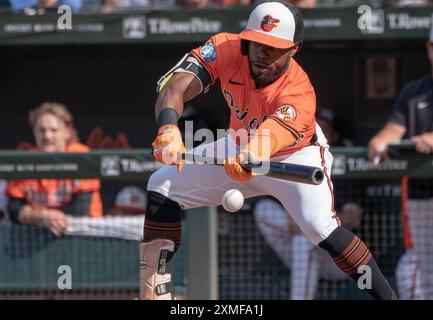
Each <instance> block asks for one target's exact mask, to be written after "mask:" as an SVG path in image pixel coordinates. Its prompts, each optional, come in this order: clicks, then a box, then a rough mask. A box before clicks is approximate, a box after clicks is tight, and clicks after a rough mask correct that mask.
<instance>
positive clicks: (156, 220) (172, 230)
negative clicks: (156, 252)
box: [143, 191, 182, 251]
mask: <svg viewBox="0 0 433 320" xmlns="http://www.w3.org/2000/svg"><path fill="white" fill-rule="evenodd" d="M180 211H181V209H180V206H179V205H178V204H177V203H176V202H174V201H173V200H170V199H168V198H167V197H165V196H163V195H162V194H160V193H157V192H153V191H148V192H147V206H146V219H145V221H144V229H143V240H144V241H151V240H154V239H169V240H171V241H173V242H174V249H175V251H176V250H177V249H178V248H179V246H180V243H181V236H182V223H181V217H180Z"/></svg>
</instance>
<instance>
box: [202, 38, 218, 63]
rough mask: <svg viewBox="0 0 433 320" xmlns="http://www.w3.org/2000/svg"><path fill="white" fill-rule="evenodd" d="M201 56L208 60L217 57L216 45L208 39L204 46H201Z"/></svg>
mask: <svg viewBox="0 0 433 320" xmlns="http://www.w3.org/2000/svg"><path fill="white" fill-rule="evenodd" d="M200 50H201V56H202V57H203V59H204V60H205V61H206V62H211V61H214V60H215V59H216V49H215V45H214V44H213V43H212V42H210V41H208V42H206V43H205V45H204V46H202V47H201V49H200Z"/></svg>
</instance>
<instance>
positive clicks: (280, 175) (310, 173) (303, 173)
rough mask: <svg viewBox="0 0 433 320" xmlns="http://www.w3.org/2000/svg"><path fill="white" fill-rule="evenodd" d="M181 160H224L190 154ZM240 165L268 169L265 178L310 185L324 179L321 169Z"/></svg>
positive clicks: (284, 165) (270, 164) (200, 161)
mask: <svg viewBox="0 0 433 320" xmlns="http://www.w3.org/2000/svg"><path fill="white" fill-rule="evenodd" d="M182 158H183V159H184V160H186V161H193V162H195V163H207V164H214V165H224V160H223V159H218V158H209V157H203V156H197V155H196V156H195V157H194V156H192V155H190V154H188V155H182ZM241 165H242V166H243V167H244V168H245V169H248V170H252V169H254V168H269V171H268V172H267V173H266V176H268V177H272V178H276V179H282V180H288V181H294V182H300V183H307V184H312V185H319V184H321V183H322V181H323V179H324V177H325V174H324V172H323V170H322V169H321V168H318V167H313V166H306V165H301V164H294V163H282V162H273V161H270V162H262V161H259V162H250V163H242V164H241Z"/></svg>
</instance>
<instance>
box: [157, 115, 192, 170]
mask: <svg viewBox="0 0 433 320" xmlns="http://www.w3.org/2000/svg"><path fill="white" fill-rule="evenodd" d="M152 148H153V152H152V154H153V157H154V158H155V160H156V161H158V162H161V163H165V164H177V171H178V172H181V171H182V168H183V165H184V163H185V160H183V159H182V155H183V154H185V151H186V150H185V146H184V144H183V141H182V135H181V133H180V130H179V128H178V127H177V126H176V125H174V124H166V125H165V126H162V127H161V128H159V130H158V136H157V137H156V139H155V140H154V141H153V142H152Z"/></svg>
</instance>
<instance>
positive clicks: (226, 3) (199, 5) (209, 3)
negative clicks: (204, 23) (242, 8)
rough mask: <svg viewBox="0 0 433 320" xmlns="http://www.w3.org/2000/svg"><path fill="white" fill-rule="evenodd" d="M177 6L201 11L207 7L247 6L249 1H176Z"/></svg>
mask: <svg viewBox="0 0 433 320" xmlns="http://www.w3.org/2000/svg"><path fill="white" fill-rule="evenodd" d="M176 3H177V4H178V5H182V6H186V7H190V8H197V9H202V8H205V7H208V6H212V7H215V6H222V5H223V6H236V5H249V4H251V3H252V1H251V0H177V2H176Z"/></svg>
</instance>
